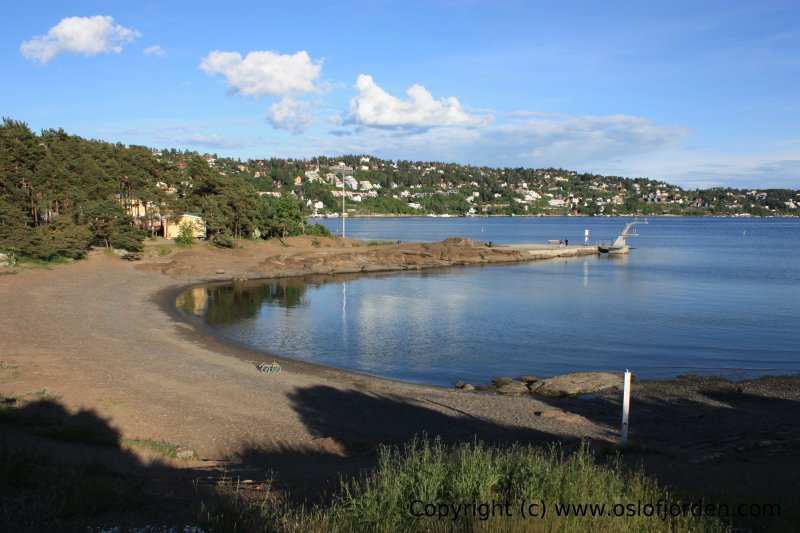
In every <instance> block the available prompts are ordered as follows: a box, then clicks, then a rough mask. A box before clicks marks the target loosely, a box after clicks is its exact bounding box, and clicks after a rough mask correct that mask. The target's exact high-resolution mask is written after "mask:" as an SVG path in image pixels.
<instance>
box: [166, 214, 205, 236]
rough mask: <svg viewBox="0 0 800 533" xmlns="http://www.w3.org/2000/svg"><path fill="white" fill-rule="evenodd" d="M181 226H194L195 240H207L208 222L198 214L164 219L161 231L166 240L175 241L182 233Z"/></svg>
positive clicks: (193, 234)
mask: <svg viewBox="0 0 800 533" xmlns="http://www.w3.org/2000/svg"><path fill="white" fill-rule="evenodd" d="M181 224H190V225H191V226H192V236H193V237H194V238H195V239H205V238H206V221H205V219H204V218H203V215H200V214H198V213H184V214H182V215H181V216H180V217H178V218H176V219H169V218H168V217H164V218H162V219H161V229H162V231H163V234H164V238H165V239H174V238H176V237H177V236H178V234H179V233H180V231H181Z"/></svg>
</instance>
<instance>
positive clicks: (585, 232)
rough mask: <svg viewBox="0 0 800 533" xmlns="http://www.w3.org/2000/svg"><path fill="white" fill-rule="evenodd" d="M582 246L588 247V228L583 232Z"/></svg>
mask: <svg viewBox="0 0 800 533" xmlns="http://www.w3.org/2000/svg"><path fill="white" fill-rule="evenodd" d="M583 244H584V246H589V228H586V231H584V232H583Z"/></svg>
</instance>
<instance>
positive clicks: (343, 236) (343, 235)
mask: <svg viewBox="0 0 800 533" xmlns="http://www.w3.org/2000/svg"><path fill="white" fill-rule="evenodd" d="M344 214H345V213H344V170H342V239H344V238H345V234H344Z"/></svg>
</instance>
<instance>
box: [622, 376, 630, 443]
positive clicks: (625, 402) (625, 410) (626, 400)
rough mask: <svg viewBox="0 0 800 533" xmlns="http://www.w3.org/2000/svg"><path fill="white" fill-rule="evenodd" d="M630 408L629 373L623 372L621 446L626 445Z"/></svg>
mask: <svg viewBox="0 0 800 533" xmlns="http://www.w3.org/2000/svg"><path fill="white" fill-rule="evenodd" d="M630 406H631V373H630V372H629V371H628V370H627V369H626V370H625V382H624V384H623V387H622V429H621V431H620V437H621V440H622V444H627V443H628V414H629V413H630Z"/></svg>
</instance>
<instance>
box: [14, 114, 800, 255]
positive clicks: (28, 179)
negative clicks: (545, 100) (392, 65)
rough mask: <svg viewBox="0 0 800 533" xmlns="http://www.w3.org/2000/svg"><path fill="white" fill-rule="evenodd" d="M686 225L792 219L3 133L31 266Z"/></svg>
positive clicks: (754, 204)
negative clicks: (293, 242) (499, 219)
mask: <svg viewBox="0 0 800 533" xmlns="http://www.w3.org/2000/svg"><path fill="white" fill-rule="evenodd" d="M342 196H345V208H346V209H347V211H348V214H349V215H350V216H353V215H366V214H395V215H426V214H451V215H476V216H479V215H563V214H578V215H623V214H625V215H634V214H635V215H658V214H672V215H692V216H706V215H716V216H795V215H797V214H800V209H799V208H798V206H800V192H798V191H796V190H788V189H765V190H738V189H728V188H726V189H719V188H717V189H707V190H694V191H687V190H684V189H682V188H681V187H677V186H675V185H670V184H668V183H664V182H659V181H654V180H650V179H647V178H636V179H630V178H620V177H615V176H599V175H594V174H578V173H576V172H573V171H569V170H564V169H560V168H559V169H556V168H548V169H526V168H503V169H496V168H489V167H474V166H466V165H458V164H453V163H440V162H419V161H418V162H411V161H388V160H382V159H377V158H374V157H370V156H367V155H350V156H342V157H336V158H329V157H315V158H312V159H309V160H293V159H276V158H272V159H255V160H248V161H240V160H235V159H231V158H218V157H216V156H215V155H212V154H202V155H201V154H198V153H196V152H187V151H178V150H174V149H162V150H158V149H152V148H148V147H143V146H125V145H122V144H111V143H107V142H103V141H97V140H87V139H83V138H81V137H78V136H74V135H69V134H68V133H66V132H65V131H64V130H61V129H58V130H52V129H51V130H44V131H42V132H41V133H40V134H38V135H37V134H35V133H33V132H32V131H31V130H30V129H29V128H28V126H27V125H26V124H24V123H22V122H18V121H14V120H12V119H4V120H3V124H2V126H0V250H3V251H6V252H12V253H15V254H17V255H21V256H30V257H35V258H40V259H47V260H49V259H53V258H56V257H62V256H63V257H80V256H81V255H83V253H84V252H85V251H86V250H87V249H88V248H89V247H90V246H92V245H103V246H107V247H114V248H125V249H127V250H137V249H140V248H141V243H142V240H143V239H144V238H145V237H146V236H147V235H150V236H155V235H157V234H160V233H161V231H162V227H163V226H164V225H165V224H167V223H173V224H174V223H176V221H179V220H180V219H181V216H182V215H183V214H184V213H187V212H190V213H194V214H196V215H201V216H202V218H203V220H204V221H205V225H206V231H207V236H208V237H209V238H211V239H212V240H214V241H215V242H217V243H218V244H220V245H224V246H232V245H233V244H234V243H235V239H239V238H245V237H247V238H259V237H260V238H269V237H271V236H281V235H292V234H299V233H308V232H316V233H322V232H324V231H325V230H324V228H322V227H321V226H317V225H313V226H308V225H307V224H306V222H305V219H306V217H307V216H309V215H312V214H315V215H319V216H338V214H339V213H340V212H341V209H342Z"/></svg>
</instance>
